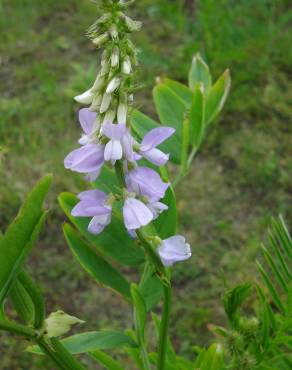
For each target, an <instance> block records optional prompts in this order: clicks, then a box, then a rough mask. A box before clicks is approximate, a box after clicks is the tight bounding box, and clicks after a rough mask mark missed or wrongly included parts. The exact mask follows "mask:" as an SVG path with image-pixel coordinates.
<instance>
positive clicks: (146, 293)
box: [139, 274, 163, 312]
mask: <svg viewBox="0 0 292 370" xmlns="http://www.w3.org/2000/svg"><path fill="white" fill-rule="evenodd" d="M139 290H140V293H141V294H142V296H143V299H144V301H145V305H146V310H147V312H149V311H151V309H152V308H153V307H154V306H156V305H157V304H158V302H159V300H160V298H161V296H162V293H163V290H162V284H161V281H160V279H159V278H158V277H157V276H156V275H153V274H152V275H150V276H148V278H147V279H146V280H145V281H143V282H142V283H141V284H140V286H139Z"/></svg>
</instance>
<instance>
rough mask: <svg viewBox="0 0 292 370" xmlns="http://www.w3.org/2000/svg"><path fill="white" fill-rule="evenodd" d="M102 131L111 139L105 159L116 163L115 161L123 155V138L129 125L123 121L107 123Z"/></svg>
mask: <svg viewBox="0 0 292 370" xmlns="http://www.w3.org/2000/svg"><path fill="white" fill-rule="evenodd" d="M102 131H103V133H104V135H105V136H107V137H108V138H109V139H110V141H109V142H108V143H107V144H106V146H105V150H104V159H105V160H106V161H110V162H111V163H112V164H115V162H116V161H117V160H119V159H121V158H122V156H123V146H122V144H121V140H122V138H123V136H124V135H125V134H126V133H127V127H126V125H124V124H122V123H117V124H114V123H106V124H105V125H103V127H102Z"/></svg>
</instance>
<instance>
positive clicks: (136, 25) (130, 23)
mask: <svg viewBox="0 0 292 370" xmlns="http://www.w3.org/2000/svg"><path fill="white" fill-rule="evenodd" d="M123 18H124V20H125V23H126V26H127V28H128V30H129V31H131V32H134V31H139V29H140V28H141V27H142V23H141V22H138V21H134V20H133V19H132V18H130V17H128V16H126V15H125V14H123Z"/></svg>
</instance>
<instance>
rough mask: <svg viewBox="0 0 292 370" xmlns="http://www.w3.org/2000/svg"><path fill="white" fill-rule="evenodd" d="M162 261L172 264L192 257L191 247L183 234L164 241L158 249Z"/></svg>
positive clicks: (167, 264)
mask: <svg viewBox="0 0 292 370" xmlns="http://www.w3.org/2000/svg"><path fill="white" fill-rule="evenodd" d="M157 251H158V254H159V256H160V258H161V261H162V263H163V264H164V265H165V266H172V265H173V264H174V263H175V262H179V261H185V260H187V259H188V258H190V257H191V255H192V252H191V247H190V245H189V244H188V243H186V241H185V238H184V237H183V236H181V235H175V236H172V237H170V238H168V239H165V240H163V241H162V243H161V245H160V246H159V247H158V249H157Z"/></svg>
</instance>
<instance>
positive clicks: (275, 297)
mask: <svg viewBox="0 0 292 370" xmlns="http://www.w3.org/2000/svg"><path fill="white" fill-rule="evenodd" d="M256 263H257V267H258V270H259V272H260V274H261V275H262V278H263V280H264V282H265V284H266V286H267V288H268V290H269V292H270V295H271V297H272V299H273V301H274V303H275V305H276V306H277V307H278V309H279V310H280V311H281V312H282V313H285V307H284V305H283V303H282V301H281V298H280V297H279V295H278V293H277V289H276V288H275V286H274V285H273V283H272V280H271V279H270V278H269V276H268V274H267V272H266V271H265V269H264V268H263V266H262V265H261V264H260V263H259V262H258V261H257V262H256Z"/></svg>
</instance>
